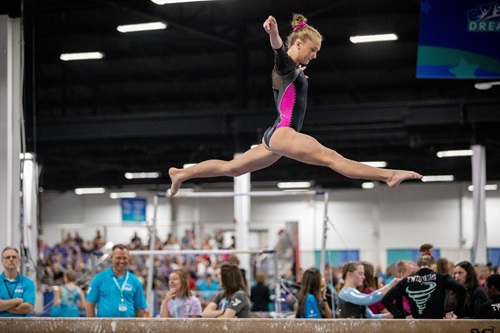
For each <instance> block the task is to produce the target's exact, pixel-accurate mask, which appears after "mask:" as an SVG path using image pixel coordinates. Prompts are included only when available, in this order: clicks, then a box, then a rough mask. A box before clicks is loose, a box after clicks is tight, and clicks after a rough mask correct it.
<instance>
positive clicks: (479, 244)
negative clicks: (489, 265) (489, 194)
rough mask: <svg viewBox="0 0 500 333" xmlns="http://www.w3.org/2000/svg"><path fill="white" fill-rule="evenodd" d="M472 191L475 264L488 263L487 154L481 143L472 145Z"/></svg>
mask: <svg viewBox="0 0 500 333" xmlns="http://www.w3.org/2000/svg"><path fill="white" fill-rule="evenodd" d="M472 185H473V186H474V190H473V192H472V199H473V206H474V244H473V248H472V255H473V257H472V260H473V263H475V264H486V261H487V255H486V251H487V250H486V218H485V215H486V209H485V204H484V201H485V197H486V191H485V189H484V186H485V185H486V154H485V151H484V147H483V146H481V145H474V146H472Z"/></svg>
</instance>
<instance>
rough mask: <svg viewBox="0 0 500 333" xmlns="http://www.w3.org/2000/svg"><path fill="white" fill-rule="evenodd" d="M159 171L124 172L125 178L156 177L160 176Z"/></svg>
mask: <svg viewBox="0 0 500 333" xmlns="http://www.w3.org/2000/svg"><path fill="white" fill-rule="evenodd" d="M160 175H161V174H160V173H159V172H126V173H125V178H127V179H146V178H158V177H160Z"/></svg>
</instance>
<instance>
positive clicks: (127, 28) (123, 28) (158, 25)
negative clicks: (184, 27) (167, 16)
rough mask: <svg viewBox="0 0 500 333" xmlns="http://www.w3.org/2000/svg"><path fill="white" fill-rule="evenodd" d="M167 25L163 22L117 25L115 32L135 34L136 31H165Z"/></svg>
mask: <svg viewBox="0 0 500 333" xmlns="http://www.w3.org/2000/svg"><path fill="white" fill-rule="evenodd" d="M166 28H167V25H166V24H165V23H163V22H150V23H139V24H127V25H119V26H117V27H116V30H118V31H119V32H123V33H127V32H137V31H149V30H163V29H166Z"/></svg>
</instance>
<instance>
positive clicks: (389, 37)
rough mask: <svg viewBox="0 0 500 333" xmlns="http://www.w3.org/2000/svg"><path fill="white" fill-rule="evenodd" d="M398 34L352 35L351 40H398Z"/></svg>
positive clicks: (355, 42)
mask: <svg viewBox="0 0 500 333" xmlns="http://www.w3.org/2000/svg"><path fill="white" fill-rule="evenodd" d="M397 39H398V36H397V35H396V34H381V35H365V36H351V37H349V40H350V41H351V43H354V44H357V43H371V42H385V41H389V40H397Z"/></svg>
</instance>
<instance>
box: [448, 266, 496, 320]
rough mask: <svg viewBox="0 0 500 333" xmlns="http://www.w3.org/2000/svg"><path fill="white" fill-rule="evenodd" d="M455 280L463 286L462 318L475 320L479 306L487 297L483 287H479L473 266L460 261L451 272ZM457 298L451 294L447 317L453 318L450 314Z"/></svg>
mask: <svg viewBox="0 0 500 333" xmlns="http://www.w3.org/2000/svg"><path fill="white" fill-rule="evenodd" d="M453 277H454V278H455V280H457V281H458V282H460V283H461V284H463V285H464V286H465V289H466V293H465V303H464V312H463V317H464V318H471V319H475V318H477V316H478V315H479V309H480V307H481V305H483V304H484V303H486V302H487V301H488V295H486V291H485V290H484V288H483V287H481V286H480V285H479V279H478V277H477V275H476V270H475V269H474V266H473V265H472V264H471V263H470V262H468V261H461V262H459V263H458V264H456V265H455V268H454V270H453ZM456 302H457V297H456V295H455V293H453V292H451V293H450V295H449V296H448V300H447V302H446V303H447V316H448V317H450V318H454V314H453V313H452V312H451V311H452V309H453V308H455V307H456V306H457V304H456ZM448 310H449V311H448Z"/></svg>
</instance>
